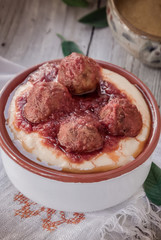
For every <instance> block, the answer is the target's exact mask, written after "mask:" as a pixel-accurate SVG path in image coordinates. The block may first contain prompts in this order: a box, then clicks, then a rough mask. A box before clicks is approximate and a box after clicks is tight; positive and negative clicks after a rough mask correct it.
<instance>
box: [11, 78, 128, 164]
mask: <svg viewBox="0 0 161 240" xmlns="http://www.w3.org/2000/svg"><path fill="white" fill-rule="evenodd" d="M41 81H42V79H41ZM43 81H49V79H48V78H44V79H43ZM115 97H119V98H126V95H125V94H123V93H121V92H120V90H119V89H117V88H116V87H115V86H114V85H113V84H111V83H108V82H105V81H103V80H101V81H100V84H99V86H98V87H97V89H96V90H95V91H94V92H93V93H88V94H85V95H80V96H75V95H72V99H73V108H72V110H71V112H69V113H64V112H53V113H52V114H51V115H50V116H49V117H48V118H47V119H45V120H44V121H43V122H41V123H38V124H33V123H31V122H29V121H28V120H27V119H26V118H25V117H24V114H23V108H24V105H25V104H26V101H27V96H26V94H24V95H22V96H19V97H17V99H16V110H17V112H16V122H15V126H16V127H17V128H18V129H22V130H23V131H25V132H26V133H31V132H38V133H39V134H40V135H41V136H43V138H44V144H45V145H47V146H52V147H54V148H56V149H59V150H60V151H61V152H63V153H65V155H66V157H67V158H68V159H69V161H71V162H75V163H81V162H83V161H84V160H86V161H88V160H90V159H92V158H94V157H95V156H96V155H98V154H100V153H105V152H110V151H112V150H114V149H117V147H118V143H119V141H120V139H122V138H123V137H120V136H110V135H109V134H108V132H107V131H106V127H105V126H104V125H101V129H100V131H101V134H102V135H103V136H104V139H105V140H104V147H103V149H101V150H98V151H93V152H90V153H69V152H66V151H65V149H64V148H62V147H61V146H60V144H59V142H58V139H57V134H58V131H59V127H60V124H61V123H62V122H63V121H64V120H65V119H66V118H67V117H69V116H70V115H73V114H74V115H75V116H82V115H88V114H90V115H92V116H93V117H94V118H96V119H97V120H98V121H99V118H98V115H99V112H100V110H101V108H102V107H104V106H105V105H106V104H107V102H108V101H109V99H110V98H115Z"/></svg>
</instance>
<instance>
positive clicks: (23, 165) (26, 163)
mask: <svg viewBox="0 0 161 240" xmlns="http://www.w3.org/2000/svg"><path fill="white" fill-rule="evenodd" d="M53 62H54V61H53ZM57 62H59V61H58V60H57ZM97 62H98V63H99V64H100V65H101V67H103V68H106V69H109V70H111V71H114V72H116V73H118V74H120V75H122V76H124V77H125V78H127V79H128V80H129V81H130V82H131V83H132V84H134V85H135V86H136V87H137V88H138V89H139V90H140V91H141V93H142V94H143V96H144V98H145V100H146V102H147V104H148V106H149V109H150V113H151V118H152V126H151V132H150V137H149V140H148V143H147V145H146V147H145V149H144V151H143V152H142V153H141V154H140V155H139V156H138V157H137V158H136V159H135V160H134V161H132V162H130V163H128V164H126V165H125V166H122V167H119V168H117V169H114V170H111V171H107V172H98V173H88V174H85V173H82V174H80V173H68V172H62V171H57V170H53V169H51V168H48V167H45V166H41V165H40V164H38V163H35V162H33V161H32V160H30V159H29V158H27V157H26V156H24V155H23V154H22V153H21V152H20V151H18V149H17V148H16V147H15V146H14V144H13V142H12V140H11V138H10V137H9V134H8V132H7V129H6V119H5V115H6V114H7V113H6V108H8V105H9V103H10V100H9V99H10V98H9V96H10V95H12V92H13V91H14V89H15V88H16V87H17V86H18V85H19V84H21V83H22V82H23V81H24V79H25V78H26V77H27V76H28V74H29V73H31V72H33V71H35V70H36V69H37V68H38V67H39V66H40V65H37V66H34V67H32V68H29V69H28V70H26V71H24V72H23V73H21V74H20V75H18V76H17V77H15V78H14V79H13V80H11V81H10V82H9V83H8V84H7V85H6V86H5V87H4V88H3V90H2V91H1V95H0V102H1V105H0V123H1V124H0V144H1V157H2V161H3V165H4V168H5V170H6V173H7V174H8V177H9V178H10V180H11V182H12V183H13V184H14V186H15V187H16V188H17V189H18V190H19V191H21V192H22V193H23V194H24V195H25V196H27V197H28V198H30V199H32V200H33V201H35V202H37V203H40V204H43V205H44V206H47V207H50V208H54V209H57V210H63V211H78V212H86V211H88V212H89V211H96V210H101V209H105V208H108V207H112V206H114V205H116V204H119V203H121V202H123V201H124V200H126V199H128V198H129V197H131V196H132V195H133V194H134V193H135V192H136V191H137V190H138V189H139V188H140V186H141V185H142V184H143V182H144V181H145V179H146V177H147V175H148V172H149V169H150V165H151V154H152V152H153V151H154V149H155V147H156V144H157V142H158V139H159V135H160V115H159V110H158V107H157V103H156V101H155V99H154V97H153V95H152V94H151V92H150V91H149V89H148V88H147V87H146V86H145V85H144V84H143V83H142V82H141V81H140V80H139V79H138V78H137V77H135V76H134V75H133V74H131V73H129V72H127V71H126V70H124V69H122V68H120V67H118V66H115V65H113V64H110V63H106V62H102V61H97Z"/></svg>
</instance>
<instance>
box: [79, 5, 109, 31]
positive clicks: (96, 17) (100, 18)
mask: <svg viewBox="0 0 161 240" xmlns="http://www.w3.org/2000/svg"><path fill="white" fill-rule="evenodd" d="M78 21H79V22H81V23H84V24H90V25H92V26H93V27H96V28H104V27H107V26H108V23H107V16H106V7H102V8H99V9H98V10H96V11H94V12H91V13H89V14H87V15H85V16H84V17H82V18H80V19H79V20H78Z"/></svg>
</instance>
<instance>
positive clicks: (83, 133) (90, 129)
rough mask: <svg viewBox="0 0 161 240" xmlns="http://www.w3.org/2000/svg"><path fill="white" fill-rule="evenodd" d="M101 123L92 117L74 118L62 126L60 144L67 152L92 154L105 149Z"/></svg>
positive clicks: (59, 137) (59, 135) (59, 134)
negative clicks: (100, 128)
mask: <svg viewBox="0 0 161 240" xmlns="http://www.w3.org/2000/svg"><path fill="white" fill-rule="evenodd" d="M99 127H100V125H99V122H97V121H96V120H94V119H92V118H91V117H88V116H84V117H78V118H76V117H73V118H70V119H69V120H66V121H65V122H64V123H62V124H61V125H60V129H59V133H58V141H59V143H60V144H61V145H62V146H63V147H65V150H66V151H67V152H78V153H82V152H92V151H95V150H99V149H101V148H102V147H103V143H104V139H103V136H102V135H101V133H100V131H99Z"/></svg>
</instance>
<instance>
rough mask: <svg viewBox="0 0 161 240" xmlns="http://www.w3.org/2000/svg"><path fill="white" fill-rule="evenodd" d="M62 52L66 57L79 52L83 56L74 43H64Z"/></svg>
mask: <svg viewBox="0 0 161 240" xmlns="http://www.w3.org/2000/svg"><path fill="white" fill-rule="evenodd" d="M62 51H63V54H64V56H68V55H70V54H71V53H72V52H77V53H81V54H83V52H82V51H81V50H80V49H79V47H78V45H77V44H76V43H74V42H72V41H63V42H62Z"/></svg>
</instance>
